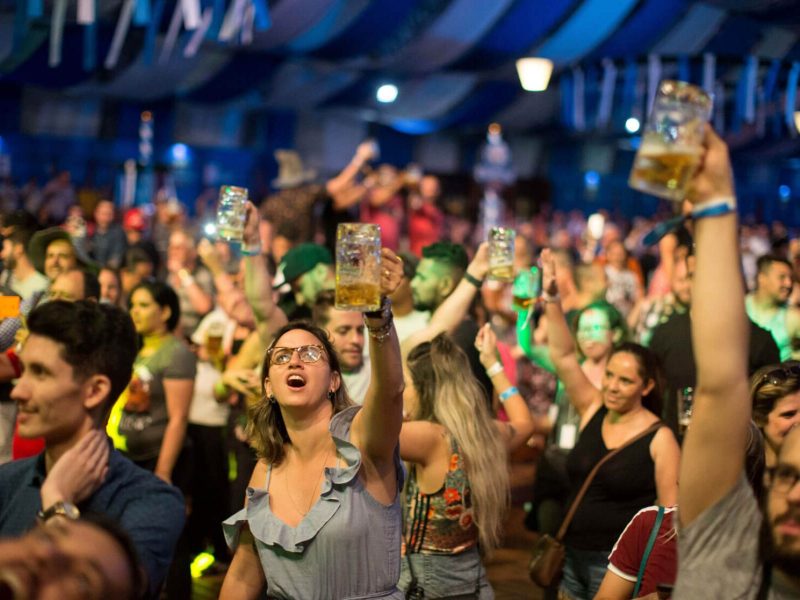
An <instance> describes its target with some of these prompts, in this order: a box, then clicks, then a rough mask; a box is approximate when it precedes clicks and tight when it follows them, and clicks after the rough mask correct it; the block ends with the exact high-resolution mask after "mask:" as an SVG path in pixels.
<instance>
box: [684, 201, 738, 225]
mask: <svg viewBox="0 0 800 600" xmlns="http://www.w3.org/2000/svg"><path fill="white" fill-rule="evenodd" d="M735 211H736V197H735V196H717V197H716V198H711V200H706V201H705V202H701V203H699V204H695V205H694V206H692V218H694V219H702V218H703V217H714V216H719V215H725V214H728V213H731V212H735Z"/></svg>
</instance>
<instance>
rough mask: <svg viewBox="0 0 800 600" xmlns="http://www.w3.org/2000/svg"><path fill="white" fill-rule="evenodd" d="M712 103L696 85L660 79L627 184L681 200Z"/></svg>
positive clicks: (700, 146) (694, 168) (695, 166)
mask: <svg viewBox="0 0 800 600" xmlns="http://www.w3.org/2000/svg"><path fill="white" fill-rule="evenodd" d="M712 104H713V102H712V98H711V96H710V95H709V94H707V93H706V92H705V91H703V90H702V89H701V88H699V87H697V86H694V85H691V84H689V83H686V82H683V81H672V80H665V81H662V82H661V83H660V84H659V87H658V94H657V95H656V98H655V101H654V103H653V110H652V112H651V113H650V118H649V119H648V121H647V125H646V126H645V129H644V134H643V136H642V145H641V146H640V147H639V150H638V152H637V153H636V157H635V158H634V161H633V169H632V170H631V175H630V178H629V179H628V185H630V187H632V188H633V189H636V190H639V191H641V192H645V193H647V194H652V195H654V196H659V197H661V198H667V199H669V200H673V201H675V202H680V201H681V200H683V199H684V198H685V197H686V191H687V188H688V185H689V181H690V180H691V178H692V175H694V173H695V171H696V170H697V167H698V165H699V164H700V156H701V152H702V146H703V137H704V133H705V127H706V123H708V120H709V118H710V117H711V110H712Z"/></svg>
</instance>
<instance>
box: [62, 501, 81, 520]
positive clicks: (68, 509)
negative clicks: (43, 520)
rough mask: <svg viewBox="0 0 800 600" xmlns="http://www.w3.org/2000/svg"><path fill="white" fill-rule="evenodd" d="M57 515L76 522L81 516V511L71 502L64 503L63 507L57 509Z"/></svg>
mask: <svg viewBox="0 0 800 600" xmlns="http://www.w3.org/2000/svg"><path fill="white" fill-rule="evenodd" d="M56 514H61V515H64V516H65V517H67V518H68V519H72V520H73V521H74V520H76V519H77V518H78V517H80V516H81V511H79V510H78V507H77V506H75V505H74V504H72V503H71V502H62V503H61V506H60V507H59V508H58V509H57V511H56Z"/></svg>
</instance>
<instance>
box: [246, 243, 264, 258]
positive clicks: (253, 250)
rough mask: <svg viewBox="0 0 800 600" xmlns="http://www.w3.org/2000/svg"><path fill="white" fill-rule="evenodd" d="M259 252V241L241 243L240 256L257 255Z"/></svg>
mask: <svg viewBox="0 0 800 600" xmlns="http://www.w3.org/2000/svg"><path fill="white" fill-rule="evenodd" d="M261 252H262V248H261V242H258V243H257V244H242V250H241V253H242V256H258V255H259V254H261Z"/></svg>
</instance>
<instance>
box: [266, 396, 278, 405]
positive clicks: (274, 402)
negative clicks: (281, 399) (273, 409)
mask: <svg viewBox="0 0 800 600" xmlns="http://www.w3.org/2000/svg"><path fill="white" fill-rule="evenodd" d="M267 398H268V399H269V403H270V404H276V403H277V402H278V400H277V399H276V398H275V396H274V395H272V394H270V395H269V396H267Z"/></svg>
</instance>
